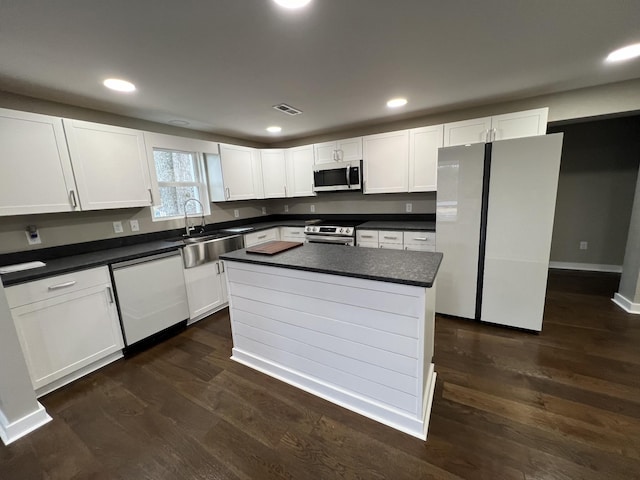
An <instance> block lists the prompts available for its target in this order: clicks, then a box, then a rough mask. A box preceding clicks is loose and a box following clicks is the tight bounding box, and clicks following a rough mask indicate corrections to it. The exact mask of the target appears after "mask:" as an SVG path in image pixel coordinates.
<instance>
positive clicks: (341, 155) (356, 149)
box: [336, 137, 362, 162]
mask: <svg viewBox="0 0 640 480" xmlns="http://www.w3.org/2000/svg"><path fill="white" fill-rule="evenodd" d="M336 152H337V153H336V156H337V159H338V161H340V162H352V161H356V160H362V137H356V138H346V139H344V140H338V141H337V142H336Z"/></svg>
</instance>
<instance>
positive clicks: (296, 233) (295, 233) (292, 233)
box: [289, 232, 300, 235]
mask: <svg viewBox="0 0 640 480" xmlns="http://www.w3.org/2000/svg"><path fill="white" fill-rule="evenodd" d="M289 235H300V232H289Z"/></svg>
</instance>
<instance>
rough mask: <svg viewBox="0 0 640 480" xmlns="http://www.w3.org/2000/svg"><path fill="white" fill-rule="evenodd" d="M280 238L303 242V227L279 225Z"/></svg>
mask: <svg viewBox="0 0 640 480" xmlns="http://www.w3.org/2000/svg"><path fill="white" fill-rule="evenodd" d="M280 240H284V241H286V242H305V241H306V240H305V235H304V227H280Z"/></svg>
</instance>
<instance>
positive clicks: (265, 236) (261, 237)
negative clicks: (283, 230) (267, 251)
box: [258, 233, 267, 240]
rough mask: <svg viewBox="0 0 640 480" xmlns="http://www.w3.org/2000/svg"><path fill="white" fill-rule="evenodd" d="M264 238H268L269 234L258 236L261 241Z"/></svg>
mask: <svg viewBox="0 0 640 480" xmlns="http://www.w3.org/2000/svg"><path fill="white" fill-rule="evenodd" d="M263 238H267V234H266V233H265V234H264V235H258V239H259V240H261V239H263Z"/></svg>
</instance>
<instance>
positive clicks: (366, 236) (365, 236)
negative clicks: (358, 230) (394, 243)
mask: <svg viewBox="0 0 640 480" xmlns="http://www.w3.org/2000/svg"><path fill="white" fill-rule="evenodd" d="M360 236H361V237H362V238H373V235H360Z"/></svg>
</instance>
